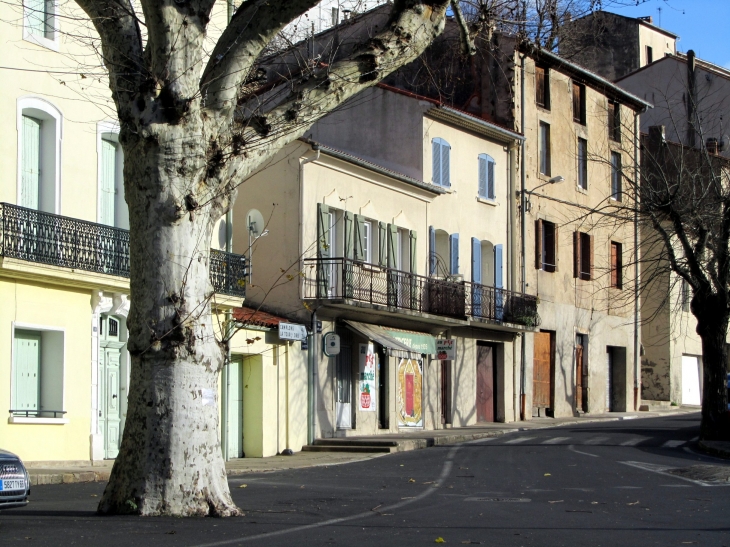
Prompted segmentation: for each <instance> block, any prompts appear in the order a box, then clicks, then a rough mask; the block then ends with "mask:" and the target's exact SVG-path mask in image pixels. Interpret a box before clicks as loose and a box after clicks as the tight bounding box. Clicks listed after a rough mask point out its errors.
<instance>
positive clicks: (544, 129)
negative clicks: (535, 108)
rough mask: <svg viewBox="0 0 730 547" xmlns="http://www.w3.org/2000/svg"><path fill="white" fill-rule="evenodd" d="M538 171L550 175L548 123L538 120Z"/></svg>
mask: <svg viewBox="0 0 730 547" xmlns="http://www.w3.org/2000/svg"><path fill="white" fill-rule="evenodd" d="M540 173H542V174H543V175H547V176H550V125H549V124H547V123H545V122H540Z"/></svg>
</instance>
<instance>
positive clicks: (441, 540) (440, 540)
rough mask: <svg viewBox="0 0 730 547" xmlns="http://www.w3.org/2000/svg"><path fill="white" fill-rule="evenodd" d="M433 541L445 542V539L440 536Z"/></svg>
mask: <svg viewBox="0 0 730 547" xmlns="http://www.w3.org/2000/svg"><path fill="white" fill-rule="evenodd" d="M433 542H434V543H446V540H445V539H444V538H442V537H437V538H436V539H435V540H434V541H433Z"/></svg>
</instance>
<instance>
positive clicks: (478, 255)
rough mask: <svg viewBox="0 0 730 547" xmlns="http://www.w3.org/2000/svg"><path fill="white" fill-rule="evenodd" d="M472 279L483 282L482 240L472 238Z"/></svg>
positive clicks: (473, 281) (474, 281)
mask: <svg viewBox="0 0 730 547" xmlns="http://www.w3.org/2000/svg"><path fill="white" fill-rule="evenodd" d="M471 281H472V283H477V284H479V285H481V284H482V242H481V241H479V240H478V239H477V238H475V237H473V238H471Z"/></svg>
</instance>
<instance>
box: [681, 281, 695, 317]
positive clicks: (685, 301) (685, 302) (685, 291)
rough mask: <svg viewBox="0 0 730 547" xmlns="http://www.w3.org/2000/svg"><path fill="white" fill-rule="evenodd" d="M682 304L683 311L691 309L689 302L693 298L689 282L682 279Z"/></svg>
mask: <svg viewBox="0 0 730 547" xmlns="http://www.w3.org/2000/svg"><path fill="white" fill-rule="evenodd" d="M679 297H680V299H681V300H680V304H681V305H682V311H690V309H689V304H690V300H692V293H691V291H690V288H689V283H687V282H686V281H685V280H684V279H682V285H681V287H680V295H679Z"/></svg>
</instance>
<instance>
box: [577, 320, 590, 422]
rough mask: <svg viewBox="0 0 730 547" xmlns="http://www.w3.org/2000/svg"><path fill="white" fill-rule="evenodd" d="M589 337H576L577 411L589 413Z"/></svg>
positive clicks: (583, 335)
mask: <svg viewBox="0 0 730 547" xmlns="http://www.w3.org/2000/svg"><path fill="white" fill-rule="evenodd" d="M587 349H588V337H587V336H586V335H585V334H576V336H575V409H576V411H578V412H588V381H587V380H588V364H587V363H586V361H587V359H586V353H587Z"/></svg>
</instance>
